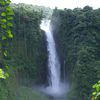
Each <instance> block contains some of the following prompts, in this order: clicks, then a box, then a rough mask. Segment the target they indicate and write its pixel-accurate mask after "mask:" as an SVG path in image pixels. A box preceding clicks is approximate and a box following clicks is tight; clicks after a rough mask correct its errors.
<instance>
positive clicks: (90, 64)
mask: <svg viewBox="0 0 100 100" xmlns="http://www.w3.org/2000/svg"><path fill="white" fill-rule="evenodd" d="M10 6H11V8H12V10H13V11H14V21H13V26H14V27H13V29H12V33H13V36H14V38H12V39H10V40H9V41H8V42H9V44H8V45H9V46H8V48H7V50H8V51H9V56H8V57H7V58H4V59H1V58H0V60H1V61H0V64H1V63H2V62H4V61H5V62H7V63H8V65H9V66H10V67H9V69H8V70H7V72H8V73H9V78H7V79H6V80H3V79H0V100H48V99H47V98H46V97H45V96H44V95H43V96H41V95H40V94H37V93H35V92H33V91H32V88H34V87H33V86H35V85H47V84H48V83H47V70H48V69H47V58H48V57H47V50H46V49H47V47H46V39H45V35H44V32H43V30H41V29H40V23H41V20H42V19H43V18H48V19H51V25H52V31H53V34H54V37H55V40H56V44H57V49H59V50H58V51H59V56H60V58H61V65H62V66H61V71H62V73H63V72H65V76H64V78H65V80H66V81H68V83H69V84H70V91H69V93H68V94H66V95H67V96H66V97H67V98H68V100H91V99H90V98H91V93H92V91H93V89H92V86H93V84H95V83H96V82H97V81H98V80H100V27H99V26H100V9H96V10H94V9H93V8H91V7H89V6H86V7H84V8H83V9H81V8H75V9H73V10H71V9H64V10H60V9H57V8H55V9H54V10H52V9H50V8H46V7H42V6H33V5H26V4H11V5H10ZM0 12H2V8H0ZM0 30H1V28H0ZM0 41H1V40H0ZM0 66H2V65H0ZM2 68H3V66H2ZM3 69H5V68H3ZM62 76H63V74H62ZM40 98H41V99H40ZM66 100H67V99H66ZM98 100H99V99H98Z"/></svg>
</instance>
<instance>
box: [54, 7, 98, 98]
mask: <svg viewBox="0 0 100 100" xmlns="http://www.w3.org/2000/svg"><path fill="white" fill-rule="evenodd" d="M99 26H100V9H96V10H93V9H92V8H91V7H89V6H86V7H84V8H83V9H81V8H75V9H73V10H71V9H64V10H59V9H57V8H55V10H54V12H53V15H52V28H53V32H54V35H55V38H56V41H57V43H58V47H59V48H60V52H61V56H62V59H63V61H64V66H65V70H66V73H67V74H66V77H67V80H69V82H70V88H71V90H70V92H69V94H68V97H69V100H89V99H90V94H91V93H92V88H91V87H92V85H93V84H94V83H96V82H97V81H98V80H99V79H100V27H99ZM99 92H100V91H99ZM99 99H100V98H99Z"/></svg>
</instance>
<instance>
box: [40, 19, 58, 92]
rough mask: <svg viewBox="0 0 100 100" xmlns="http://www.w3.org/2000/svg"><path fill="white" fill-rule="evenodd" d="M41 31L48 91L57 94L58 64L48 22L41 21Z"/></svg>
mask: <svg viewBox="0 0 100 100" xmlns="http://www.w3.org/2000/svg"><path fill="white" fill-rule="evenodd" d="M41 29H42V30H44V31H45V35H46V39H47V50H48V69H49V79H48V80H49V89H51V90H52V92H54V93H58V92H59V91H60V62H59V58H58V55H57V51H56V45H55V41H54V37H53V34H52V30H51V27H50V20H43V21H42V23H41Z"/></svg>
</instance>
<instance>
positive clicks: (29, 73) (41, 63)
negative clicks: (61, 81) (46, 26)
mask: <svg viewBox="0 0 100 100" xmlns="http://www.w3.org/2000/svg"><path fill="white" fill-rule="evenodd" d="M4 7H5V6H4ZM4 7H2V8H0V9H1V10H0V14H1V13H2V11H3V8H4ZM11 8H12V10H13V12H14V20H13V30H12V33H13V37H14V38H13V39H9V40H8V39H7V43H9V44H8V46H7V52H9V56H8V55H7V58H6V59H3V58H1V57H0V59H2V60H3V61H4V62H6V63H7V64H8V65H7V66H6V67H7V68H8V66H9V69H8V70H7V72H8V73H9V76H10V77H9V78H8V79H6V80H3V79H0V100H17V99H18V100H30V99H29V98H31V100H32V99H33V100H40V99H41V98H42V99H41V100H45V99H44V98H45V96H42V95H40V94H39V93H37V92H34V91H33V90H32V89H30V88H32V87H33V85H34V84H35V85H37V84H47V82H46V81H45V80H47V79H46V78H47V77H46V76H47V75H46V74H47V73H46V72H47V71H46V70H47V67H46V66H47V63H46V62H47V53H46V44H45V43H46V42H45V36H44V34H43V32H42V31H41V30H40V23H41V20H42V18H44V17H45V16H46V14H47V13H48V17H49V16H50V15H51V13H52V10H51V9H50V8H45V7H38V6H32V5H26V4H18V5H16V4H11ZM44 10H45V11H46V10H47V12H45V11H44ZM5 30H6V29H5ZM5 30H3V32H4V31H5ZM0 32H2V31H0ZM0 41H1V40H0ZM3 43H4V42H3ZM0 63H1V61H0ZM0 67H2V68H4V66H3V65H2V66H1V65H0ZM1 73H3V72H2V70H0V75H1ZM1 77H3V76H2V75H1ZM22 87H25V88H22ZM22 92H23V93H22ZM28 94H30V95H28ZM17 96H19V98H17ZM29 96H30V97H29Z"/></svg>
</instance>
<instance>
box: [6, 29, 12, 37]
mask: <svg viewBox="0 0 100 100" xmlns="http://www.w3.org/2000/svg"><path fill="white" fill-rule="evenodd" d="M7 36H8V37H9V38H13V35H12V33H11V30H7Z"/></svg>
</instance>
